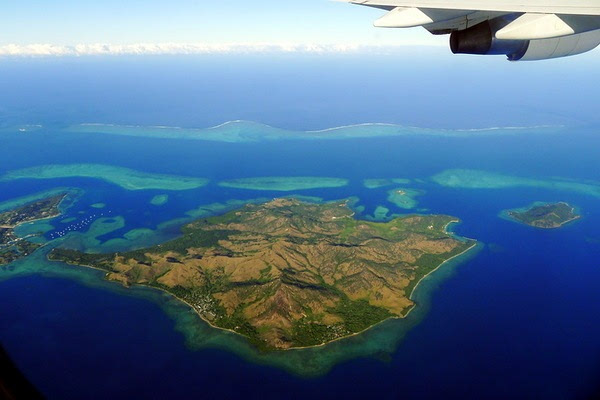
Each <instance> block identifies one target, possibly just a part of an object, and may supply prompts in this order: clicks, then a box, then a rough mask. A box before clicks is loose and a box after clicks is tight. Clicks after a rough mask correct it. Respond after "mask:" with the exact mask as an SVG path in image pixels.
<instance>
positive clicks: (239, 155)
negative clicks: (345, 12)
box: [0, 128, 600, 398]
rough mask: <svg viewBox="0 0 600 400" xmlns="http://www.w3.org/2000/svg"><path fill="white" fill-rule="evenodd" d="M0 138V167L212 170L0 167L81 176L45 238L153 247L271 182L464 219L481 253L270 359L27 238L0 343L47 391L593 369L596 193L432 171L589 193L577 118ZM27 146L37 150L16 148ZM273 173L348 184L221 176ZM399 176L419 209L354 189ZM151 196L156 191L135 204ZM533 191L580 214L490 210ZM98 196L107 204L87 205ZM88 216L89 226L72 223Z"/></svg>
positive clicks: (267, 385) (535, 385) (73, 180)
mask: <svg viewBox="0 0 600 400" xmlns="http://www.w3.org/2000/svg"><path fill="white" fill-rule="evenodd" d="M4 135H5V136H4V138H5V139H6V142H5V146H3V148H2V150H0V151H1V152H2V153H3V157H1V158H0V173H2V174H4V173H6V172H8V171H12V170H15V169H20V168H28V167H35V166H40V165H52V164H78V163H95V164H106V165H114V166H119V167H125V168H129V169H133V170H137V171H141V172H146V173H154V174H169V175H174V176H179V175H181V176H186V177H198V178H206V179H208V180H209V182H208V184H207V185H206V186H203V187H197V188H193V189H187V190H167V191H165V190H164V188H162V187H161V188H160V190H159V189H146V190H128V189H126V187H122V186H119V185H116V184H114V183H111V182H108V181H103V180H101V179H97V178H91V177H85V178H83V177H69V178H59V179H43V180H39V179H19V180H14V181H0V201H5V200H6V201H8V200H10V199H13V198H17V197H21V196H26V195H31V194H34V193H38V192H41V191H45V190H52V189H53V188H57V187H73V188H79V190H80V191H81V193H80V194H79V196H78V197H77V201H76V202H75V203H74V204H73V205H72V206H71V207H70V208H69V209H68V210H66V212H65V215H63V216H62V217H60V218H58V219H56V220H53V221H50V224H51V225H52V227H54V229H49V230H48V231H47V233H46V234H45V237H46V238H48V239H49V238H51V237H52V238H53V237H56V235H57V234H58V233H60V232H63V231H65V229H66V228H67V227H72V230H69V232H73V231H75V232H76V233H74V234H73V233H71V234H69V235H67V236H66V237H63V239H61V240H66V241H67V243H68V244H69V245H72V246H76V247H80V248H87V249H94V250H96V251H102V250H103V249H104V250H109V249H111V250H114V249H125V248H128V247H140V246H145V245H149V244H153V243H157V242H160V241H163V240H166V239H168V238H172V237H174V236H176V235H177V233H178V226H179V225H180V224H181V223H183V222H184V221H187V220H190V219H191V218H194V217H198V216H200V215H202V214H203V213H218V212H223V211H224V210H227V209H228V208H231V207H235V206H236V205H239V204H242V203H244V202H247V201H260V199H269V198H272V197H276V196H282V195H286V196H287V195H302V196H313V197H318V198H321V199H324V200H332V199H339V198H347V197H351V196H354V197H357V198H358V202H357V203H356V205H355V207H357V208H358V209H359V210H360V209H364V211H363V213H362V214H360V215H361V216H364V217H366V216H367V215H372V214H373V213H374V212H375V210H376V209H377V207H379V206H384V207H386V208H388V209H389V210H390V213H396V214H403V213H410V212H432V213H445V214H450V215H454V216H457V217H459V218H460V219H461V221H462V222H461V223H460V224H459V225H456V226H454V227H453V229H454V231H455V232H456V233H457V234H459V235H462V236H466V237H471V238H476V239H478V240H479V241H480V242H481V246H480V248H479V250H478V251H476V252H473V253H472V254H470V255H469V257H467V258H465V259H463V260H461V261H462V262H459V263H453V264H452V265H448V266H445V267H443V268H441V269H440V270H439V271H438V272H436V273H435V274H434V275H432V276H431V277H430V278H428V279H427V280H426V281H425V282H424V283H423V284H422V285H420V287H419V290H418V291H417V292H416V294H415V296H416V297H415V299H416V301H417V303H418V304H419V306H418V307H417V309H416V310H415V312H414V313H411V315H410V317H409V318H408V319H406V320H401V321H388V322H386V323H383V324H381V325H379V326H377V327H376V328H374V329H373V330H371V331H369V332H367V333H366V334H365V335H361V336H358V337H356V338H353V339H351V340H347V341H341V342H338V343H335V344H333V345H331V346H326V347H325V348H323V349H316V350H311V351H305V352H298V353H293V352H292V353H289V354H285V355H279V354H278V355H274V356H273V355H264V354H258V353H256V352H255V351H253V350H252V349H251V348H250V347H248V346H247V345H246V344H245V343H244V341H243V340H241V339H240V338H239V337H237V336H235V335H231V334H227V333H223V332H219V331H215V330H213V329H211V328H209V327H208V326H207V325H206V324H204V323H203V322H202V321H200V320H199V319H198V318H197V317H196V316H195V315H194V314H193V313H192V312H191V311H190V310H189V309H188V308H187V307H185V306H184V305H182V304H181V303H179V302H177V301H176V300H174V299H173V298H171V297H169V296H167V295H165V294H163V293H160V292H156V291H153V290H150V289H145V288H133V289H125V288H122V287H120V286H118V285H116V284H113V283H108V282H105V281H103V280H102V279H101V273H100V272H98V271H93V270H89V269H81V268H77V267H70V266H65V265H62V264H55V263H54V264H53V263H48V262H45V261H44V257H43V252H40V253H38V254H36V255H34V256H33V257H32V258H30V259H27V260H24V261H23V262H21V263H15V264H14V265H11V266H7V267H4V268H2V270H0V299H1V301H2V302H3V304H5V311H4V312H3V317H2V318H0V340H1V341H2V343H3V345H4V346H5V347H6V348H7V349H8V351H9V353H10V354H11V355H12V356H13V357H14V358H15V360H16V361H17V363H18V364H19V365H20V366H21V367H22V368H23V370H24V371H25V372H26V374H27V375H28V376H29V377H30V378H31V379H32V381H33V382H34V383H35V384H36V385H38V386H39V387H40V389H41V390H42V391H43V392H44V393H47V394H48V395H49V397H51V398H65V397H92V398H93V397H95V398H106V397H115V398H118V397H121V398H127V397H133V396H144V397H149V398H161V397H164V396H166V395H167V394H169V395H174V396H177V395H179V396H192V397H195V396H200V395H203V396H206V395H218V396H222V397H231V396H234V395H236V394H239V393H242V392H243V393H244V395H245V396H247V397H249V398H259V397H260V398H277V397H281V396H284V395H289V394H290V393H291V394H292V397H305V396H313V397H323V396H333V395H334V394H336V393H339V391H340V390H344V391H346V393H347V397H356V398H361V397H364V396H365V395H366V394H373V393H376V394H377V395H378V396H380V397H383V398H397V397H399V396H409V397H416V396H420V397H431V398H433V397H440V396H442V395H445V396H458V395H461V396H463V397H465V398H469V397H471V398H481V397H486V398H506V397H508V396H510V397H517V398H518V397H523V398H526V397H531V396H537V395H540V397H545V398H565V397H567V398H568V397H575V396H576V395H580V394H581V395H585V394H587V393H591V392H592V391H593V390H594V389H595V387H594V385H595V382H597V379H596V378H598V372H599V370H598V368H599V367H600V364H599V360H600V341H599V340H598V337H600V335H599V334H600V322H599V321H598V320H597V318H596V315H597V313H596V312H595V311H596V307H595V306H594V305H595V304H599V300H600V294H599V293H598V291H597V290H596V288H597V287H598V284H600V270H598V268H597V261H596V260H597V259H598V256H600V245H599V243H600V230H599V228H598V226H599V223H600V215H599V214H598V210H599V208H598V198H597V197H596V196H595V195H594V193H595V192H591V193H590V192H589V191H582V190H578V189H576V190H570V189H565V188H563V187H559V188H557V187H555V186H553V185H547V184H543V185H536V184H528V185H508V186H506V187H505V186H502V187H500V188H498V187H491V188H489V187H481V186H485V185H476V186H475V187H473V185H464V186H466V187H462V186H460V185H459V186H457V185H443V184H440V182H439V179H434V178H433V177H434V176H439V174H440V173H442V172H443V171H446V170H448V169H463V170H464V169H476V170H485V171H489V172H494V173H501V174H504V175H505V176H515V177H520V179H522V178H523V177H525V178H527V179H528V180H530V181H531V182H540V181H541V182H546V181H548V180H550V181H554V180H556V179H557V178H556V177H562V178H568V179H571V180H575V181H577V182H579V183H585V184H586V185H590V186H592V187H595V185H597V183H596V181H597V180H598V176H596V168H595V167H597V160H598V155H600V154H598V147H597V143H598V140H597V138H596V135H594V134H591V133H588V132H586V131H585V130H581V131H580V132H575V133H573V132H570V133H569V134H568V135H567V134H551V135H540V134H532V135H516V136H515V135H509V136H506V135H500V136H488V137H485V138H464V137H443V136H441V137H435V136H434V137H431V136H427V137H419V136H407V137H391V138H381V137H375V138H360V139H343V140H337V141H316V142H311V143H309V142H305V141H283V142H282V141H275V142H269V143H206V142H198V141H195V142H190V141H187V140H167V139H153V138H139V137H127V136H110V140H109V141H107V136H106V135H103V134H85V135H74V134H73V133H64V132H61V131H60V130H58V129H57V130H53V129H52V128H46V129H45V130H41V131H37V132H31V133H28V134H26V135H23V134H18V133H9V134H4ZM575 139H576V140H575ZM40 143H43V144H44V147H45V148H46V149H47V150H46V151H45V152H43V153H37V154H36V155H35V157H32V156H30V154H31V149H32V148H37V147H38V146H40ZM65 148H68V149H69V151H68V152H65V150H64V149H65ZM530 148H535V149H537V151H536V152H534V153H532V152H531V151H529V150H527V149H530ZM573 154H577V158H574V157H573ZM28 155H29V156H28ZM542 155H543V156H542ZM274 175H275V176H284V177H285V176H295V177H298V176H304V177H306V176H308V177H311V176H312V177H315V176H316V177H331V178H339V179H340V180H343V181H344V182H345V183H346V184H345V185H342V186H338V187H327V188H312V189H307V190H291V191H285V192H278V191H274V190H252V189H248V188H232V187H227V186H220V185H219V182H221V181H225V180H232V179H239V178H253V177H264V176H274ZM488 175H489V174H488ZM488 175H486V176H488ZM397 177H403V178H408V179H410V180H411V182H410V183H409V184H406V183H403V184H402V185H399V186H398V187H399V188H404V189H414V190H417V191H418V192H419V193H420V195H419V196H417V197H415V201H416V202H417V205H416V206H415V207H416V208H414V209H412V210H407V209H405V208H402V207H399V206H398V205H395V204H394V203H392V202H390V201H389V200H388V196H389V194H388V191H390V190H391V189H390V187H380V188H377V189H368V188H366V187H365V186H364V184H363V180H365V179H371V178H390V179H391V178H397ZM488 177H489V176H488ZM486 179H487V178H486ZM503 179H504V180H506V178H505V177H504V178H503ZM559 181H561V182H562V180H559ZM584 181H585V182H584ZM486 182H488V181H486ZM487 186H489V185H487ZM392 188H393V187H392ZM578 188H579V186H578ZM165 193H168V195H169V198H168V202H167V203H165V204H164V205H162V206H160V207H157V206H155V205H153V204H151V201H152V199H153V198H154V197H155V196H158V195H163V194H165ZM232 199H236V200H239V201H233V202H232ZM533 201H568V202H569V203H571V204H573V205H576V206H577V207H578V209H580V210H581V212H582V214H583V218H582V219H581V220H580V221H577V222H575V223H573V224H569V225H567V226H565V227H564V228H563V229H560V230H556V231H539V230H535V229H531V228H529V227H526V226H523V225H520V224H515V223H512V222H510V221H507V220H503V219H501V218H499V217H498V213H499V212H500V211H501V210H504V209H507V208H515V207H520V206H525V205H527V204H530V203H532V202H533ZM98 203H104V204H105V205H106V206H105V207H104V208H102V209H99V208H94V207H92V205H94V204H98ZM192 210H195V212H190V211H192ZM65 220H67V222H61V221H65ZM87 220H90V221H95V222H91V223H89V224H82V223H81V222H82V221H87ZM90 229H91V231H90ZM46 250H47V249H46ZM36 257H37V258H36ZM40 359H44V360H48V362H44V363H40V362H39V360H40ZM299 374H300V375H306V376H300V375H299ZM91 388H93V390H92V389H91ZM340 388H342V389H340Z"/></svg>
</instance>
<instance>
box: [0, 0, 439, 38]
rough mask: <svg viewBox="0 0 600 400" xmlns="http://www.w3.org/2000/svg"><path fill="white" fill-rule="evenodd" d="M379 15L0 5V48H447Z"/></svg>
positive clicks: (331, 4) (271, 3) (314, 5)
mask: <svg viewBox="0 0 600 400" xmlns="http://www.w3.org/2000/svg"><path fill="white" fill-rule="evenodd" d="M382 13H383V12H382V11H381V10H376V9H371V8H367V7H360V6H356V5H351V4H344V3H340V2H335V1H331V0H296V1H289V0H253V1H245V0H244V1H242V0H216V1H211V0H177V1H167V0H103V1H98V0H78V1H75V0H54V1H48V0H18V1H2V2H0V45H7V44H16V45H29V44H37V43H46V44H53V45H63V46H64V45H76V44H90V43H107V44H120V45H122V44H133V43H142V42H144V43H200V42H201V43H210V44H222V43H242V42H243V43H274V42H275V43H281V42H287V43H321V44H325V43H326V44H357V43H360V44H377V45H390V44H394V45H397V44H399V43H401V44H432V45H438V44H442V43H444V42H445V40H440V38H435V37H431V36H430V35H429V34H428V33H427V32H425V31H424V30H422V29H419V28H417V29H411V30H404V31H398V30H382V29H375V28H373V27H372V22H373V20H374V19H376V18H377V17H378V16H380V15H382Z"/></svg>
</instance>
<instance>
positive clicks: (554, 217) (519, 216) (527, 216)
mask: <svg viewBox="0 0 600 400" xmlns="http://www.w3.org/2000/svg"><path fill="white" fill-rule="evenodd" d="M502 215H505V216H507V217H508V219H510V220H514V221H517V222H520V223H523V224H526V225H529V226H533V227H534V228H542V229H554V228H560V227H561V226H563V225H565V224H567V223H569V222H571V221H575V220H577V219H579V218H581V216H580V215H579V214H577V213H576V212H575V208H574V207H572V206H571V205H569V204H568V203H565V202H559V203H539V202H538V203H534V204H533V205H532V206H530V207H527V208H519V209H514V210H506V211H503V212H502Z"/></svg>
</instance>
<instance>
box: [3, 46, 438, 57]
mask: <svg viewBox="0 0 600 400" xmlns="http://www.w3.org/2000/svg"><path fill="white" fill-rule="evenodd" d="M410 45H412V46H415V45H429V46H431V43H428V44H425V43H422V44H421V43H419V44H417V43H411V44H410ZM403 47H404V48H406V47H407V46H406V45H394V46H390V45H380V46H379V45H372V44H311V43H303V44H298V43H258V44H257V43H251V44H250V43H229V44H206V43H137V44H122V45H121V44H100V43H97V44H78V45H72V46H61V45H54V44H45V43H40V44H27V45H18V44H6V45H0V57H49V56H54V57H60V56H89V55H92V56H94V55H185V54H252V53H255V54H261V53H264V54H268V53H315V54H320V53H359V52H369V53H383V54H385V53H389V52H392V51H397V50H398V49H400V48H403Z"/></svg>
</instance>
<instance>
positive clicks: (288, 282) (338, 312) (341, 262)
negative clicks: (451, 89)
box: [48, 198, 477, 350]
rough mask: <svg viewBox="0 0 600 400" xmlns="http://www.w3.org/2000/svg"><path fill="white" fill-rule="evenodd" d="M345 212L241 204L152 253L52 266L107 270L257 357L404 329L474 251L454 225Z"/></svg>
mask: <svg viewBox="0 0 600 400" xmlns="http://www.w3.org/2000/svg"><path fill="white" fill-rule="evenodd" d="M349 202H350V200H345V201H337V202H332V203H321V204H315V203H307V202H303V201H300V200H297V199H294V198H279V199H275V200H272V201H268V202H265V203H259V204H246V205H244V206H242V207H241V208H238V209H234V210H232V211H229V212H226V213H225V214H223V215H220V216H212V217H201V218H200V219H198V220H195V221H193V222H191V223H188V224H186V225H184V226H183V228H182V236H181V237H179V238H177V239H174V240H171V241H168V242H165V243H162V244H159V245H156V246H153V247H150V248H146V249H140V250H135V251H128V252H122V253H106V254H102V253H96V254H91V253H84V252H81V251H78V250H74V249H71V248H66V247H59V248H55V249H54V250H52V252H51V253H50V254H49V256H48V257H49V259H50V260H54V261H63V262H66V263H69V264H74V265H82V266H88V267H92V268H97V269H101V270H104V271H106V278H107V279H109V280H114V281H118V282H121V283H122V284H124V285H125V286H130V285H136V284H138V285H146V286H150V287H155V288H158V289H161V290H164V291H166V292H168V293H170V294H172V295H174V296H175V297H177V298H178V299H180V300H182V301H184V302H185V303H187V304H188V305H189V306H190V307H192V308H193V309H194V310H195V311H196V313H197V314H198V315H199V316H200V317H201V318H202V319H204V320H205V321H207V322H208V323H209V324H210V325H212V326H213V327H217V328H221V329H224V330H229V331H232V332H236V333H238V334H240V335H243V336H245V337H247V338H248V340H249V342H250V343H251V344H253V345H254V346H255V347H256V348H258V349H260V350H285V349H292V348H302V347H313V346H319V345H323V344H325V343H328V342H331V341H335V340H337V339H340V338H344V337H348V336H351V335H354V334H357V333H360V332H362V331H365V330H367V329H369V328H370V327H372V326H374V325H376V324H378V323H380V322H382V321H384V320H387V319H389V318H402V317H405V316H406V315H407V314H408V313H409V312H410V310H411V309H413V307H414V305H415V303H414V301H413V300H412V299H411V297H412V293H413V291H414V289H415V288H416V286H417V285H418V283H419V282H420V281H421V280H422V279H423V278H424V277H425V276H427V275H428V274H430V273H431V272H432V271H434V270H436V269H437V268H439V267H440V266H441V265H442V264H444V263H445V262H446V261H448V260H450V259H452V258H454V257H457V256H459V255H461V254H463V253H465V252H467V251H468V250H469V249H471V248H473V247H475V246H476V244H477V243H476V241H474V240H468V239H460V238H457V237H455V236H454V235H452V234H451V233H449V232H448V230H447V228H448V226H449V225H450V224H451V223H453V222H457V219H456V218H454V217H450V216H445V215H428V216H425V215H407V216H403V217H400V218H395V219H393V220H391V221H389V222H385V223H381V222H372V221H364V220H357V219H355V218H354V212H353V210H352V209H351V208H350V207H349Z"/></svg>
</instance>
